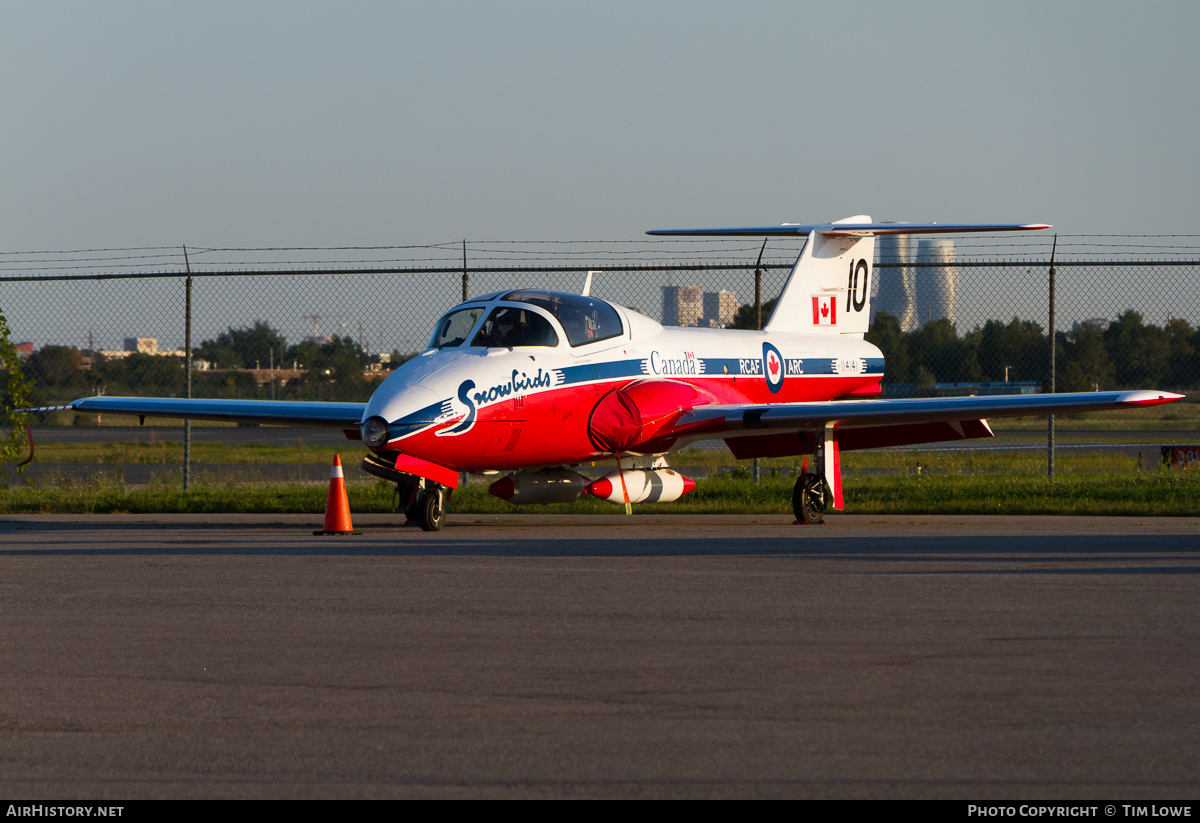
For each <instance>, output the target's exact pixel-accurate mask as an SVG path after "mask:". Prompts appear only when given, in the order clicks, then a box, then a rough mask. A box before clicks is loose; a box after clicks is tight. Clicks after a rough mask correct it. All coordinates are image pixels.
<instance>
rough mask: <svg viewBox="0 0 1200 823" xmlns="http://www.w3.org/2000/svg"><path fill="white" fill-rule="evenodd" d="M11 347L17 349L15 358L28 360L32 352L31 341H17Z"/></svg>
mask: <svg viewBox="0 0 1200 823" xmlns="http://www.w3.org/2000/svg"><path fill="white" fill-rule="evenodd" d="M13 348H15V349H16V350H17V358H18V359H20V360H28V359H29V355H31V354H33V343H18V344H17V345H16V346H14V347H13Z"/></svg>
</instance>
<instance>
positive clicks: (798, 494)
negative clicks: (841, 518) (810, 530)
mask: <svg viewBox="0 0 1200 823" xmlns="http://www.w3.org/2000/svg"><path fill="white" fill-rule="evenodd" d="M828 506H829V486H827V485H826V484H825V479H824V478H823V477H821V476H820V475H817V474H811V473H809V474H802V475H801V476H800V478H799V479H798V480H797V481H796V486H795V488H793V489H792V510H793V511H795V513H796V519H797V520H799V521H800V522H801V523H809V524H817V523H820V522H821V518H822V517H823V516H824V514H825V509H826V508H828Z"/></svg>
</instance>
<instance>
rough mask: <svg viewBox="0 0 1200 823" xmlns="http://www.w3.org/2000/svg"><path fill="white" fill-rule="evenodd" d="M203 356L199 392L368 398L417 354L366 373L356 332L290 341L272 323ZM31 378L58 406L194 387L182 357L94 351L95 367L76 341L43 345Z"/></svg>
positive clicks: (43, 401)
mask: <svg viewBox="0 0 1200 823" xmlns="http://www.w3.org/2000/svg"><path fill="white" fill-rule="evenodd" d="M192 357H193V358H194V360H196V361H206V362H207V363H208V364H209V366H210V367H209V368H207V369H200V368H195V369H193V372H192V396H193V397H212V398H237V399H272V398H274V399H279V400H344V401H363V400H366V399H368V398H369V397H370V396H371V393H372V392H373V391H374V390H375V388H376V387H377V386H378V385H379V384H380V383H381V382H383V379H384V378H385V377H386V376H387V373H388V371H389V370H391V369H394V368H395V367H396V366H398V365H400V364H401V363H403V362H404V361H405V360H406V359H408V357H411V355H407V356H405V355H402V354H400V352H398V351H393V352H392V354H391V358H390V361H389V362H388V363H385V364H383V365H382V369H381V372H380V373H379V374H377V375H371V376H367V375H366V374H365V372H366V369H367V368H368V365H369V364H370V362H371V358H370V356H369V355H368V354H367V351H366V350H365V349H364V348H363V347H362V346H361V345H360V344H359V343H357V342H355V341H354V340H352V339H351V338H349V337H337V336H334V337H332V338H331V339H330V341H329V342H327V343H317V342H315V341H312V340H305V341H303V342H300V343H297V344H295V345H288V343H287V341H286V339H285V338H284V337H283V335H281V334H280V333H279V332H278V331H276V330H275V329H273V328H271V327H270V326H269V325H267V324H266V323H261V322H260V323H255V324H254V326H253V327H252V328H248V329H234V328H230V329H228V330H227V331H224V332H221V333H220V334H219V335H217V337H216V339H214V340H205V341H204V342H202V343H201V344H200V345H199V346H197V347H195V348H194V349H193V350H192ZM272 367H273V368H274V369H276V370H288V371H293V372H294V371H295V370H299V371H301V374H299V375H296V376H289V377H288V378H287V379H283V378H279V379H277V380H275V381H274V385H272V383H271V382H267V383H262V384H260V383H259V381H258V379H257V378H256V377H255V375H254V374H252V373H250V370H251V369H268V368H272ZM24 371H25V374H26V375H27V376H28V377H29V379H30V380H31V381H32V394H33V397H32V400H31V402H32V404H33V405H54V404H59V403H65V402H69V401H71V400H75V399H77V398H80V397H85V396H89V395H92V394H97V393H100V392H103V393H104V394H107V395H116V396H120V395H132V396H158V397H179V396H183V395H184V394H185V393H186V390H187V375H186V372H185V370H184V365H183V363H182V361H181V360H180V359H179V358H178V357H170V356H162V355H152V354H143V353H140V352H134V353H132V354H129V355H127V356H125V357H121V358H111V359H110V358H106V357H104V356H103V355H100V354H99V353H93V355H92V364H91V368H90V369H84V368H83V352H81V351H80V350H79V349H77V348H74V347H69V346H44V347H42V348H41V349H39V350H38V351H36V352H34V353H33V354H32V355H30V356H29V358H28V359H27V360H26V361H25V364H24Z"/></svg>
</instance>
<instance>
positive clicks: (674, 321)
mask: <svg viewBox="0 0 1200 823" xmlns="http://www.w3.org/2000/svg"><path fill="white" fill-rule="evenodd" d="M662 290H663V313H662V318H663V319H662V321H663V325H664V326H699V325H700V319H701V318H702V317H704V296H703V292H701V291H700V287H699V286H663V287H662Z"/></svg>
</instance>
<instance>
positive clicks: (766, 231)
mask: <svg viewBox="0 0 1200 823" xmlns="http://www.w3.org/2000/svg"><path fill="white" fill-rule="evenodd" d="M1048 228H1050V225H1049V224H1047V223H811V224H810V223H782V224H780V225H778V226H746V227H742V228H726V229H654V230H652V231H648V232H646V234H653V235H656V236H660V237H738V236H742V237H792V236H796V235H802V236H807V235H809V234H811V233H812V232H814V231H815V232H817V233H818V234H827V235H831V236H847V237H855V236H857V237H873V236H876V235H881V234H966V233H968V232H976V231H1035V230H1038V229H1048Z"/></svg>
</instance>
